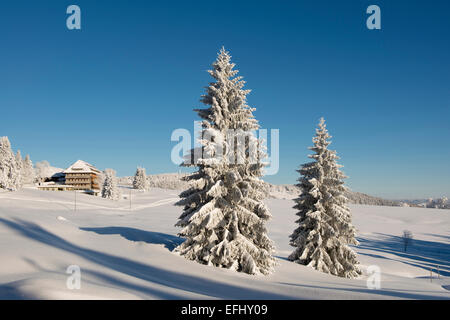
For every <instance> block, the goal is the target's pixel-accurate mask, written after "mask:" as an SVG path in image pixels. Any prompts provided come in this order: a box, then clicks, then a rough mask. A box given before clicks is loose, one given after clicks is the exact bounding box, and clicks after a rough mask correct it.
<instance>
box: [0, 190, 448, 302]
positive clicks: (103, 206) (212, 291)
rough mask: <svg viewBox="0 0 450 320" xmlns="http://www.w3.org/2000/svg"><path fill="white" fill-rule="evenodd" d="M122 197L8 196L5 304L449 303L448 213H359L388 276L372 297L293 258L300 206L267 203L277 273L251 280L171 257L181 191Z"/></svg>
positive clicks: (365, 255)
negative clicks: (408, 242)
mask: <svg viewBox="0 0 450 320" xmlns="http://www.w3.org/2000/svg"><path fill="white" fill-rule="evenodd" d="M130 191H131V201H130V199H129V195H130ZM122 194H123V197H124V198H123V199H122V200H120V201H117V202H115V201H111V200H107V199H102V198H100V197H94V196H88V195H84V194H77V197H76V198H77V211H74V200H75V194H74V193H73V192H49V191H38V190H35V189H32V188H26V189H23V190H21V191H17V192H13V193H11V192H1V193H0V261H1V263H0V298H1V299H7V298H44V299H77V298H81V299H116V298H123V299H196V298H199V299H450V291H449V290H448V289H450V233H449V230H450V228H449V226H450V215H449V214H448V211H446V210H438V209H422V208H408V207H405V208H403V207H378V206H364V205H351V209H352V213H353V222H354V225H355V226H356V227H357V229H358V240H359V241H360V245H359V246H358V247H356V248H355V249H356V252H357V253H358V259H359V260H360V261H361V263H362V266H363V270H366V268H367V266H369V265H377V266H379V267H380V268H381V288H380V289H379V290H376V289H375V290H372V289H368V288H367V286H366V280H367V274H366V273H365V274H364V275H363V276H362V277H361V278H359V279H351V280H349V279H343V278H338V277H334V276H331V275H327V274H323V273H320V272H317V271H315V270H312V269H309V268H307V267H305V266H301V265H298V264H295V263H292V262H289V261H287V260H286V257H287V256H288V254H289V253H291V251H292V248H291V247H290V246H289V244H288V241H289V239H288V236H289V234H290V233H291V232H292V230H293V228H294V227H295V224H294V221H295V219H296V216H295V210H294V209H292V206H293V202H292V200H289V199H268V200H267V204H268V206H269V208H270V210H271V212H272V214H273V219H272V221H271V222H270V223H269V224H268V229H269V236H270V237H271V239H273V240H274V241H275V244H276V250H277V251H276V256H277V263H278V265H277V267H276V268H275V273H274V274H272V275H270V276H251V275H247V274H242V273H236V272H232V271H229V270H226V269H219V268H214V267H208V266H205V265H200V264H198V263H196V262H192V261H189V260H186V259H185V258H183V257H181V256H178V255H176V254H175V253H172V252H171V250H172V249H173V248H174V247H175V246H176V245H177V244H179V243H180V242H181V241H182V239H180V238H179V237H177V232H178V231H179V229H178V228H176V227H174V224H175V223H176V221H177V218H178V216H179V215H180V213H181V210H180V208H179V207H176V206H174V205H173V204H174V202H175V201H176V200H177V199H178V192H177V191H174V190H167V189H157V188H152V189H151V190H150V191H149V192H146V193H143V192H139V191H136V190H131V189H126V190H125V189H124V190H122ZM130 202H131V209H130ZM405 229H408V230H410V231H411V232H412V233H413V235H414V241H413V245H412V247H410V248H408V251H407V252H403V246H402V243H401V239H400V236H401V234H402V232H403V230H405ZM70 265H78V266H79V267H80V268H81V289H79V290H76V289H75V290H69V289H68V288H67V287H66V281H67V277H68V276H69V274H66V270H67V268H68V267H69V266H70ZM437 266H439V270H440V278H439V279H438V278H437V275H436V274H435V273H434V271H435V270H437ZM430 268H432V270H433V276H434V277H433V278H432V279H430ZM446 288H447V289H446Z"/></svg>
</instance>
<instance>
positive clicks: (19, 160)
mask: <svg viewBox="0 0 450 320" xmlns="http://www.w3.org/2000/svg"><path fill="white" fill-rule="evenodd" d="M16 166H17V171H18V173H19V181H20V187H22V186H23V181H24V174H23V159H22V153H21V152H20V150H17V152H16Z"/></svg>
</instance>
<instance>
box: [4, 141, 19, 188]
mask: <svg viewBox="0 0 450 320" xmlns="http://www.w3.org/2000/svg"><path fill="white" fill-rule="evenodd" d="M21 184H22V183H21V178H20V168H19V166H18V165H17V160H16V156H15V155H14V153H13V151H12V149H11V143H10V142H9V139H8V137H0V188H1V189H7V190H11V191H16V190H18V189H20V188H21Z"/></svg>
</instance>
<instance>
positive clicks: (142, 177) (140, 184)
mask: <svg viewBox="0 0 450 320" xmlns="http://www.w3.org/2000/svg"><path fill="white" fill-rule="evenodd" d="M133 188H134V189H138V190H145V191H147V190H148V189H149V188H150V184H149V182H148V180H147V174H146V173H145V168H141V167H138V168H137V169H136V174H135V175H134V180H133Z"/></svg>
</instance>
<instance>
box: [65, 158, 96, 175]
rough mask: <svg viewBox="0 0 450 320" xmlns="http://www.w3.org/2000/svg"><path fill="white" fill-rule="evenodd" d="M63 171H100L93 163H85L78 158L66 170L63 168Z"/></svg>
mask: <svg viewBox="0 0 450 320" xmlns="http://www.w3.org/2000/svg"><path fill="white" fill-rule="evenodd" d="M64 173H96V174H98V173H100V170H98V169H97V168H96V167H94V166H93V165H91V164H89V163H87V162H86V161H83V160H78V161H77V162H75V163H74V164H72V165H71V166H70V167H68V168H67V169H66V170H64Z"/></svg>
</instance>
